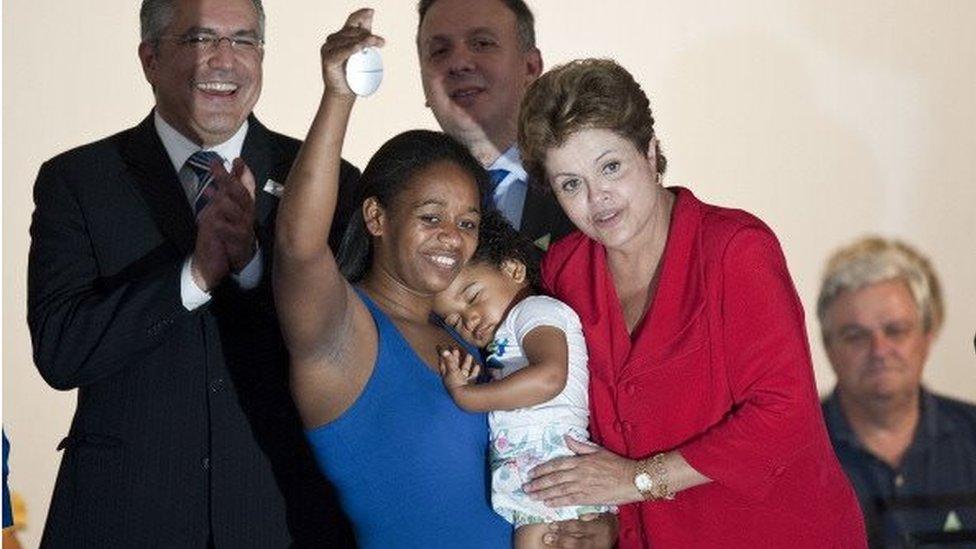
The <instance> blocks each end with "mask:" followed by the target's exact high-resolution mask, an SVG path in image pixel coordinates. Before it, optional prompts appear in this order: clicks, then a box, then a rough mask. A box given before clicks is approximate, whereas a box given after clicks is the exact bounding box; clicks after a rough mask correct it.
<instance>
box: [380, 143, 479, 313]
mask: <svg viewBox="0 0 976 549" xmlns="http://www.w3.org/2000/svg"><path fill="white" fill-rule="evenodd" d="M411 179H412V180H411V181H409V182H408V183H407V187H406V188H405V189H404V190H403V192H401V193H400V194H398V195H397V196H396V198H395V200H394V203H393V204H391V205H390V206H389V207H388V208H386V209H385V211H384V212H383V213H382V220H381V221H380V222H379V223H378V225H376V227H377V228H378V229H379V231H380V232H379V234H378V233H376V232H374V236H381V239H380V240H381V242H380V243H379V246H378V248H377V252H378V254H379V256H378V257H377V259H378V260H379V266H380V268H382V269H384V270H386V271H387V273H388V274H390V275H391V276H392V278H393V279H394V280H397V281H398V282H399V283H400V284H402V285H403V286H404V287H406V288H407V289H409V290H411V291H413V292H416V293H419V294H424V295H432V294H435V293H437V292H440V291H442V290H444V289H445V288H447V287H448V286H449V285H450V284H451V282H452V281H453V280H454V278H455V277H456V276H457V274H458V273H459V272H460V271H461V267H462V266H463V265H464V263H465V262H466V261H467V260H468V259H469V258H470V257H471V255H472V254H473V253H474V250H475V247H477V245H478V225H479V223H480V221H481V208H480V204H479V197H478V186H477V183H476V182H475V180H474V178H473V177H472V176H471V175H470V174H469V173H467V172H466V171H465V170H464V169H463V168H461V167H460V166H458V165H457V164H455V163H453V162H450V161H439V162H436V163H434V164H431V165H430V166H427V167H426V168H424V169H422V170H420V171H418V172H417V173H416V174H415V175H414V176H413V177H412V178H411ZM368 217H369V216H367V219H368Z"/></svg>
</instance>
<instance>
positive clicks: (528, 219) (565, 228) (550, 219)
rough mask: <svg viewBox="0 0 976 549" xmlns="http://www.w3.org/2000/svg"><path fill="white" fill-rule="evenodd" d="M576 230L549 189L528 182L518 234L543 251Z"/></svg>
mask: <svg viewBox="0 0 976 549" xmlns="http://www.w3.org/2000/svg"><path fill="white" fill-rule="evenodd" d="M575 230H576V226H575V225H573V222H572V221H570V220H569V218H568V217H566V214H565V213H563V209H562V208H561V207H560V206H559V202H557V201H556V197H555V195H553V194H552V192H551V191H550V190H549V189H546V188H543V187H541V186H539V185H537V184H536V183H535V182H532V181H530V182H529V186H528V190H527V191H526V193H525V205H524V206H522V226H521V227H520V228H519V232H520V233H522V236H524V237H526V238H528V239H529V241H530V242H532V243H534V244H535V245H536V246H537V247H538V248H539V249H541V250H543V251H545V250H547V249H548V248H549V246H550V245H551V244H553V243H555V242H556V241H557V240H559V239H560V238H562V237H564V236H566V235H567V234H569V233H571V232H573V231H575Z"/></svg>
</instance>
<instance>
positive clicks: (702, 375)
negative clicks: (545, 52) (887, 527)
mask: <svg viewBox="0 0 976 549" xmlns="http://www.w3.org/2000/svg"><path fill="white" fill-rule="evenodd" d="M519 144H520V147H521V153H522V158H523V160H524V161H525V164H526V166H527V168H528V169H529V172H530V174H532V176H534V178H535V180H536V181H539V182H547V183H548V184H549V185H550V186H551V187H552V190H553V192H555V194H556V197H557V199H558V201H559V203H560V205H561V206H562V208H563V209H564V210H565V211H566V214H567V215H568V216H569V218H570V219H571V220H572V221H573V222H574V223H575V225H576V227H577V228H578V229H579V231H578V232H576V233H573V234H571V235H570V236H568V237H566V238H565V239H563V240H561V241H560V242H558V243H557V244H555V245H554V246H552V247H551V248H550V250H549V253H548V255H547V257H546V258H545V261H544V263H543V277H544V280H545V284H546V285H547V287H548V289H549V291H550V292H551V293H552V294H553V295H554V296H555V297H557V298H559V299H561V300H563V301H565V302H566V303H568V304H569V305H571V306H572V307H573V308H574V309H576V311H577V312H578V313H579V316H580V319H581V320H582V321H583V329H584V332H585V334H586V341H587V345H588V347H589V355H590V408H591V412H592V414H591V418H590V421H591V430H592V435H593V439H594V440H595V441H596V442H597V443H598V444H599V445H600V446H599V447H596V446H593V447H591V446H586V445H584V444H579V443H576V442H575V441H571V442H570V443H571V444H572V445H573V447H574V450H575V451H576V452H577V454H578V455H577V456H575V457H569V458H561V459H557V460H553V461H551V462H549V463H548V464H545V465H542V466H540V467H538V468H537V469H536V470H535V471H534V475H533V478H534V480H532V481H531V482H530V483H528V484H527V485H526V486H525V489H526V490H527V491H528V492H529V493H530V494H532V495H533V497H536V498H539V499H542V500H545V501H546V502H548V503H550V504H551V505H570V504H574V505H575V504H585V503H611V504H618V505H620V546H621V547H624V548H627V547H647V546H655V547H750V548H751V547H789V548H791V549H795V548H797V547H818V548H819V547H864V546H865V545H866V542H865V534H864V524H863V520H862V517H861V514H860V511H859V509H858V504H857V500H856V499H855V496H854V492H853V491H852V489H851V487H850V485H849V483H848V481H847V478H846V477H845V476H844V473H843V472H842V470H841V468H840V466H839V464H838V462H837V459H836V458H835V456H834V454H833V450H832V449H831V446H830V442H829V440H828V438H827V432H826V429H825V427H824V422H823V418H822V417H821V413H820V406H819V402H818V398H817V392H816V387H815V384H814V379H813V368H812V365H811V360H810V351H809V347H808V344H807V337H806V332H805V329H804V317H803V310H802V307H801V305H800V301H799V299H798V297H797V294H796V291H795V289H794V288H793V283H792V281H791V279H790V275H789V273H788V272H787V269H786V262H785V260H784V257H783V253H782V251H781V250H780V246H779V243H778V242H777V240H776V237H775V235H773V233H772V231H770V229H769V228H768V227H767V226H766V225H765V224H763V222H762V221H760V220H759V219H757V218H756V217H754V216H752V215H750V214H748V213H746V212H743V211H740V210H731V209H726V208H720V207H717V206H711V205H708V204H704V203H702V202H700V201H699V200H698V199H697V198H695V196H694V195H693V194H692V193H691V192H690V191H688V190H687V189H682V188H664V187H663V186H662V185H661V182H660V180H661V175H662V174H663V173H664V170H665V167H666V161H665V158H664V156H663V155H662V154H661V150H660V147H659V145H658V142H657V139H656V138H655V136H654V119H653V118H652V116H651V111H650V105H649V102H648V100H647V97H646V95H645V94H644V92H643V91H642V90H641V88H640V86H639V85H638V84H637V83H636V82H635V81H634V79H633V77H632V76H631V75H630V74H629V73H628V72H627V71H626V70H624V69H623V68H621V67H620V66H619V65H617V64H616V63H614V62H612V61H607V60H582V61H575V62H572V63H569V64H567V65H563V66H561V67H558V68H556V69H554V70H552V71H550V72H549V73H547V74H545V75H543V76H542V77H541V78H540V79H539V80H538V81H536V82H535V83H534V84H533V86H532V87H531V88H530V90H529V92H528V94H527V96H526V98H525V101H524V103H523V105H522V115H521V120H520V124H519Z"/></svg>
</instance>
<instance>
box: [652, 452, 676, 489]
mask: <svg viewBox="0 0 976 549" xmlns="http://www.w3.org/2000/svg"><path fill="white" fill-rule="evenodd" d="M647 468H648V469H650V473H651V476H652V477H653V479H654V485H653V486H654V488H653V496H652V497H653V498H654V499H667V500H672V499H674V490H672V489H671V486H670V485H669V484H668V468H667V467H665V465H664V454H663V453H661V454H656V455H655V456H654V457H652V458H651V459H649V460H647Z"/></svg>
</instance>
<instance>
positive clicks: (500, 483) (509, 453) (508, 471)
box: [491, 424, 616, 528]
mask: <svg viewBox="0 0 976 549" xmlns="http://www.w3.org/2000/svg"><path fill="white" fill-rule="evenodd" d="M563 435H569V436H571V437H572V438H574V439H576V440H582V441H586V440H588V439H589V435H588V433H587V432H586V430H585V429H581V428H579V427H576V426H567V425H564V424H547V425H541V426H531V427H514V428H511V429H505V428H501V429H497V430H496V431H495V432H493V433H492V439H491V506H492V507H493V508H494V509H495V512H496V513H498V514H499V515H501V516H503V517H505V520H507V521H509V522H510V523H512V524H514V525H515V527H516V528H518V527H519V526H523V525H526V524H538V523H542V522H555V521H560V520H571V519H576V518H579V517H580V515H585V514H588V513H606V512H616V508H615V507H612V506H607V505H573V506H568V507H547V506H546V504H545V503H543V502H541V501H535V500H532V499H530V498H529V496H528V495H527V494H526V493H525V492H524V491H523V490H522V485H523V484H525V483H526V482H528V481H529V480H530V479H529V471H531V470H532V468H533V467H535V466H536V465H541V464H543V463H545V462H547V461H549V460H550V459H553V458H557V457H562V456H572V455H574V454H573V451H572V450H570V449H569V448H568V447H567V446H566V441H565V439H563Z"/></svg>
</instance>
